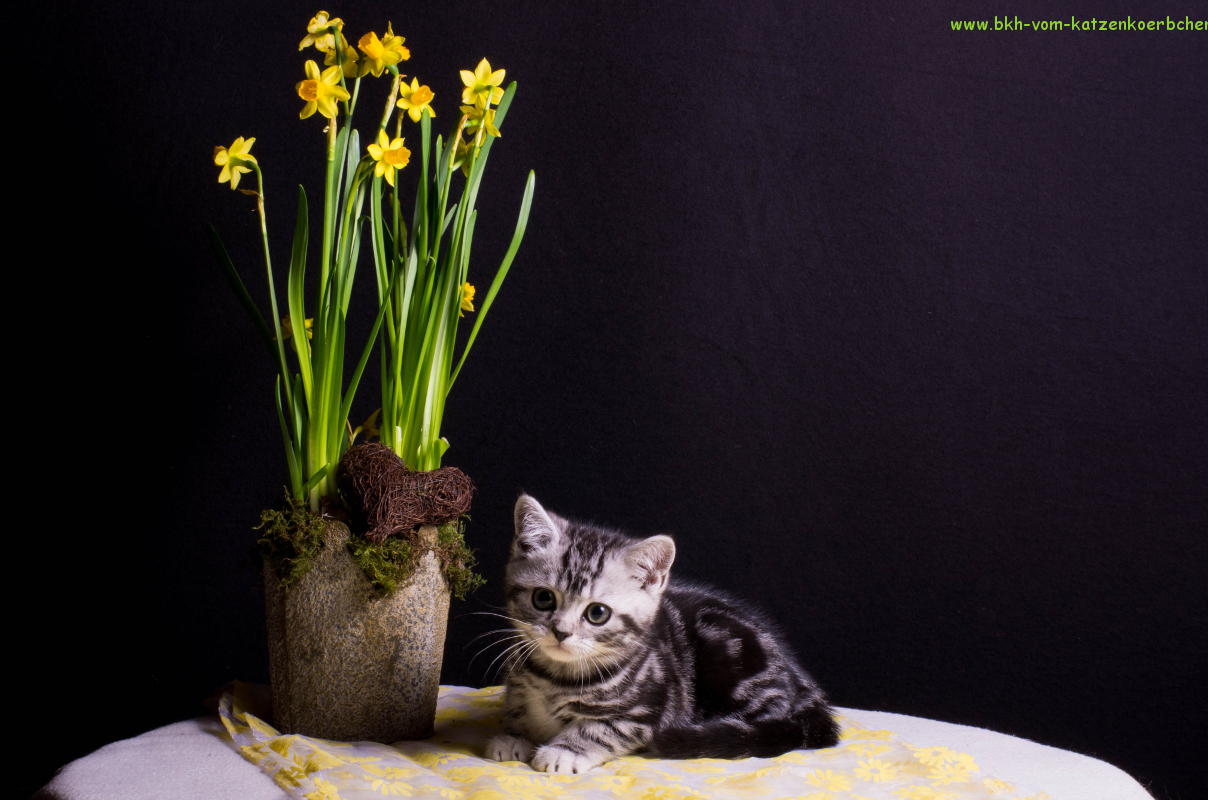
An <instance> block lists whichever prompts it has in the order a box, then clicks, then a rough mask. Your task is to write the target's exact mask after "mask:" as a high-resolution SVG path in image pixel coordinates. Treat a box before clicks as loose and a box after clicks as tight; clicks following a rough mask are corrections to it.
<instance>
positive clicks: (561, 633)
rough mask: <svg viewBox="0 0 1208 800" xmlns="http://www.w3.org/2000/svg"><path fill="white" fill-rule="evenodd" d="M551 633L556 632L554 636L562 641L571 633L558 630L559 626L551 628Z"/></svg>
mask: <svg viewBox="0 0 1208 800" xmlns="http://www.w3.org/2000/svg"><path fill="white" fill-rule="evenodd" d="M550 633H552V634H554V638H555V639H557V640H558V641H559V642H561V641H562V640H563V639H565V638H566V637H567V636H570V634H569V633H563V632H562V631H560V630H558V629H557V628H550Z"/></svg>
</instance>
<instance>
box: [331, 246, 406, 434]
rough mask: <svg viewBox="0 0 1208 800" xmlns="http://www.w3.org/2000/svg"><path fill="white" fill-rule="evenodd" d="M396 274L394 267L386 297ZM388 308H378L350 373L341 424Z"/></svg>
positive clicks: (341, 411) (350, 405)
mask: <svg viewBox="0 0 1208 800" xmlns="http://www.w3.org/2000/svg"><path fill="white" fill-rule="evenodd" d="M398 272H399V271H398V268H397V267H395V269H394V274H393V275H392V276H391V277H390V286H389V287H388V288H387V290H386V294H387V295H389V294H390V292H391V290H393V289H394V282H395V281H396V280H398ZM388 308H390V305H389V304H388V303H383V304H382V305H381V307H379V308H378V313H377V318H376V319H374V321H373V328H372V330H370V331H369V341H367V342H365V350H364V351H363V352H362V353H361V360H360V361H358V362H357V368H356V371H354V372H353V373H352V380H351V381H349V382H348V390H347V391H346V392H345V393H344V402H342V403H341V404H340V420H341V422H342V421H343V420H346V419H348V413H349V412H350V411H351V410H352V399H353V397H355V396H356V393H357V387H358V386H359V385H360V383H361V375H362V373H364V372H365V365H366V364H368V363H369V356H370V355H371V354H372V353H373V345H374V342H376V341H377V335H378V330H379V329H380V328H381V327H382V320H383V319H384V318H385V316H386V310H387V309H388Z"/></svg>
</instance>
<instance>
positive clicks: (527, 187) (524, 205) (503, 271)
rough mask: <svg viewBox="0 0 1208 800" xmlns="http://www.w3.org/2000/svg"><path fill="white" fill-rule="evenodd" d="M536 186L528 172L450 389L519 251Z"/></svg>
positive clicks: (533, 177)
mask: <svg viewBox="0 0 1208 800" xmlns="http://www.w3.org/2000/svg"><path fill="white" fill-rule="evenodd" d="M536 184H537V175H536V173H534V172H533V171H532V170H530V171H529V176H528V180H527V181H526V182H525V184H524V199H523V200H521V201H520V218H519V219H518V220H517V221H516V231H515V232H514V233H513V234H512V243H511V245H509V246H508V251H507V253H506V254H505V255H504V257H503V262H502V263H501V264H500V265H499V270H498V271H497V272H496V273H495V280H493V281H491V288H490V289H489V290H488V291H487V296H486V299H484V300H483V301H482V307H481V308H480V309H479V310H478V318H477V319H475V320H474V327H473V328H472V329H471V330H470V338H469V339H467V340H466V346H465V349H463V350H462V351H461V360H460V361H458V362H457V369H455V370H453V376H452V377H451V378H449V388H450V389H452V388H453V383H454V382H455V381H456V380H457V376H458V374H459V373H460V372H461V365H462V364H464V363H466V356H467V355H469V354H470V348H471V347H473V346H474V340H475V339H477V338H478V329H479V328H481V327H482V323H483V321H484V320H485V319H486V318H487V312H488V311H490V310H491V304H492V303H494V302H495V295H497V294H499V287H500V286H502V285H503V280H504V278H506V277H507V276H508V270H510V269H511V268H512V260H513V259H514V258H515V257H516V251H518V250H519V249H520V242H521V241H522V240H523V239H524V231H525V228H527V227H528V218H529V211H530V210H531V208H532V206H533V191H534V189H535V188H536Z"/></svg>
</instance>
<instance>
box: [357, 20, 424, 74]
mask: <svg viewBox="0 0 1208 800" xmlns="http://www.w3.org/2000/svg"><path fill="white" fill-rule="evenodd" d="M395 40H397V42H396V41H395ZM402 43H403V37H401V36H390V35H389V31H387V38H386V41H385V42H383V41H382V40H381V39H379V38H378V36H377V34H376V33H374V32H373V31H370V32H369V33H367V34H365V35H364V36H362V37H361V41H359V42H357V47H359V48H360V50H361V52H362V53H364V54H365V59H364V60H363V61H362V62H361V68H360V69H359V70H358V72H357V74H358V75H359V76H360V77H362V78H363V77H365V76H366V75H368V74H369V73H371V72H372V73H373V77H375V78H378V77H381V75H382V70H384V69H386V67H387V66H389V65H393V64H397V63H398V62H400V61H402V60H403V58H404V55H403V52H404V51H406V49H407V48H405V47H403V46H402ZM387 44H391V45H393V46H392V47H387V46H386V45H387ZM410 56H411V53H409V52H408V53H407V54H406V57H407V58H409V57H410Z"/></svg>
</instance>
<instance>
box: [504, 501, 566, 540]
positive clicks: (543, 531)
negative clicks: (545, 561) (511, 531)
mask: <svg viewBox="0 0 1208 800" xmlns="http://www.w3.org/2000/svg"><path fill="white" fill-rule="evenodd" d="M515 517H516V536H515V538H513V539H512V554H513V555H516V554H522V555H528V554H529V553H534V552H536V551H538V550H548V549H549V548H550V547H551V546H553V544H554V543H555V542H556V541H558V539H559V538H561V536H562V529H561V528H560V527H559V526H558V523H557V521H556V520H555V518H554V515H553V514H551V513H549V512H548V511H546V510H545V509H544V508H542V507H541V504H540V503H538V502H537V500H536V499H535V498H532V497H529V496H528V495H527V494H522V495H520V499H519V500H517V501H516V511H515Z"/></svg>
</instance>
